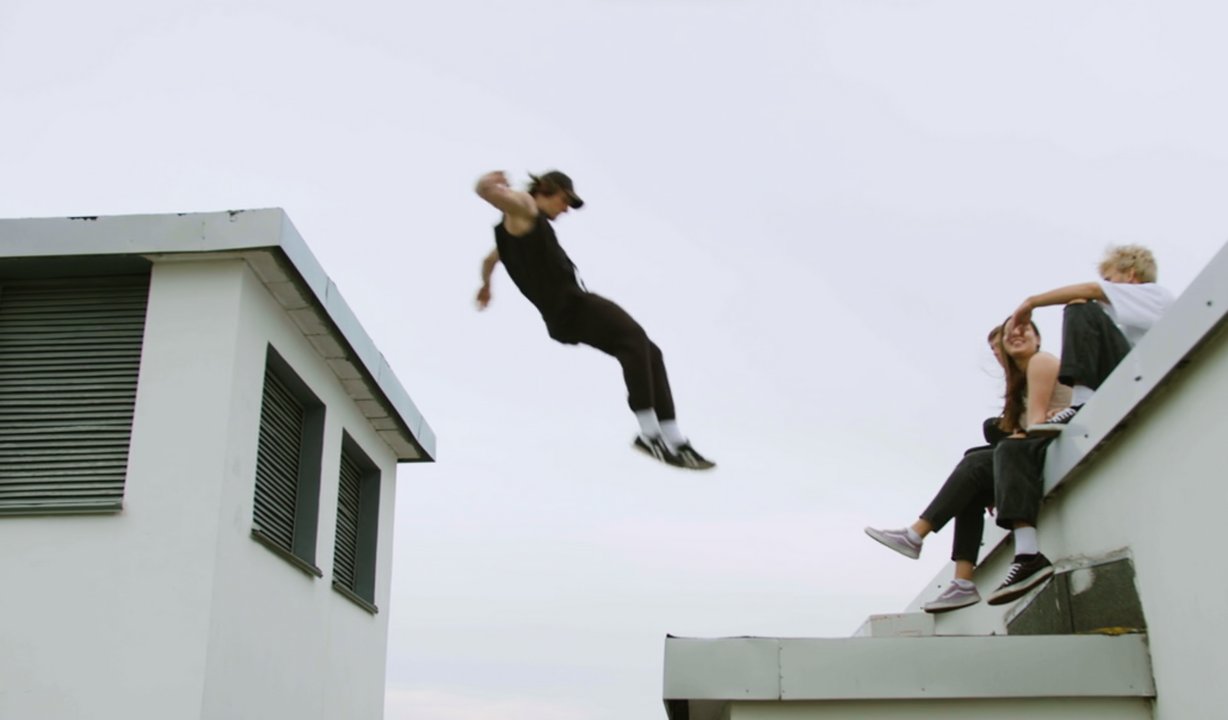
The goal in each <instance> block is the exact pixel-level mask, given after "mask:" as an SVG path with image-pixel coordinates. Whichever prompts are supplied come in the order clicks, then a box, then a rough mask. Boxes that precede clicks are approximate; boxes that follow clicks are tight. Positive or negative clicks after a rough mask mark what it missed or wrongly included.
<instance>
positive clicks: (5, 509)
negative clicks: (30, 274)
mask: <svg viewBox="0 0 1228 720" xmlns="http://www.w3.org/2000/svg"><path fill="white" fill-rule="evenodd" d="M148 301H149V276H148V275H143V276H140V277H109V278H80V279H73V280H39V281H13V282H5V283H3V284H2V285H0V514H25V513H61V512H114V511H117V510H119V509H120V508H121V506H122V501H123V496H124V480H125V477H126V476H127V474H128V446H129V442H130V440H131V437H132V415H133V411H134V408H135V406H136V388H137V375H138V372H139V370H140V365H141V342H142V340H143V338H144V334H145V310H146V306H147V305H148Z"/></svg>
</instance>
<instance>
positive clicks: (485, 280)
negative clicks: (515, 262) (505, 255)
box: [477, 248, 499, 310]
mask: <svg viewBox="0 0 1228 720" xmlns="http://www.w3.org/2000/svg"><path fill="white" fill-rule="evenodd" d="M498 264H499V250H498V249H497V248H496V249H494V250H491V251H490V254H489V255H487V256H486V257H485V258H483V259H482V287H481V288H479V289H478V298H477V300H478V310H485V309H486V306H487V305H490V276H491V275H493V274H494V272H495V266H496V265H498Z"/></svg>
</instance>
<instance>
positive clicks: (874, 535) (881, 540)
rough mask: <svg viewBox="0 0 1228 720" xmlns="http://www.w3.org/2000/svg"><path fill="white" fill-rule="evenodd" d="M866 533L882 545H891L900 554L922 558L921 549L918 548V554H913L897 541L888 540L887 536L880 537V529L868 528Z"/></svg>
mask: <svg viewBox="0 0 1228 720" xmlns="http://www.w3.org/2000/svg"><path fill="white" fill-rule="evenodd" d="M866 535H869V536H870V537H872V538H874V539H875V540H877V541H878V542H879V543H881V544H882V545H884V546H886V547H889V548H891V549H892V550H895V551H896V552H898V553H899V554H901V555H903V556H904V557H906V558H910V559H912V560H918V559H920V558H921V551H920V550H918V551H917V552H916V554H913V553H912V552H911V551H909V550H908V549H906V548H902V547H900V546H899V545H896V544H895V543H893V542H891V541H890V540H888V539H887V538H886V537H880V535H879V534H878V531H877V530H875V529H874V528H866Z"/></svg>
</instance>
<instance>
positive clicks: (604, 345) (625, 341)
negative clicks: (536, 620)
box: [566, 293, 676, 420]
mask: <svg viewBox="0 0 1228 720" xmlns="http://www.w3.org/2000/svg"><path fill="white" fill-rule="evenodd" d="M567 326H568V327H567V332H566V336H567V340H569V341H573V342H577V343H583V344H585V345H589V346H591V347H595V348H597V349H598V350H600V351H601V352H603V353H605V354H607V355H612V356H613V357H614V358H615V359H616V360H618V362H619V364H621V365H622V367H623V379H624V380H625V381H626V383H627V402H628V404H629V405H630V406H631V409H632V410H648V409H652V410H655V411H656V413H657V418H658V419H660V420H673V419H674V418H675V417H676V416H675V413H674V397H673V395H671V394H670V390H669V376H668V375H666V373H665V359H664V358H663V357H662V356H661V348H659V347H657V345H656V343H654V342H653V341H652V340H650V339H648V333H646V332H644V328H642V327H640V324H639V323H638V322H636V321H635V318H633V317H631V316H630V315H629V314H627V311H626V310H623V309H622V308H621V307H619V306H618V305H617V304H616V303H614V302H611V301H609V300H607V299H605V298H603V297H601V296H600V295H594V294H592V293H585V294H584V295H583V296H581V297H578V298H576V299H575V300H574V301H573V302H572V304H571V306H570V307H569V308H568V311H567Z"/></svg>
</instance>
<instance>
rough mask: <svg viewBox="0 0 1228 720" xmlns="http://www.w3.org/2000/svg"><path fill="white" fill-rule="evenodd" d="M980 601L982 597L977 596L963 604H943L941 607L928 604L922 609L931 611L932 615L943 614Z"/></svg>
mask: <svg viewBox="0 0 1228 720" xmlns="http://www.w3.org/2000/svg"><path fill="white" fill-rule="evenodd" d="M980 601H981V599H980V598H975V599H973V600H969V601H968V602H966V603H963V604H961V605H943V606H941V607H931V606H929V605H926V606H925V607H924V608H922V609H923V610H925V612H927V613H929V614H930V615H941V614H943V613H949V612H951V611H952V610H959V609H961V608H966V607H972V606H973V605H976V604H977V603H979V602H980Z"/></svg>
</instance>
